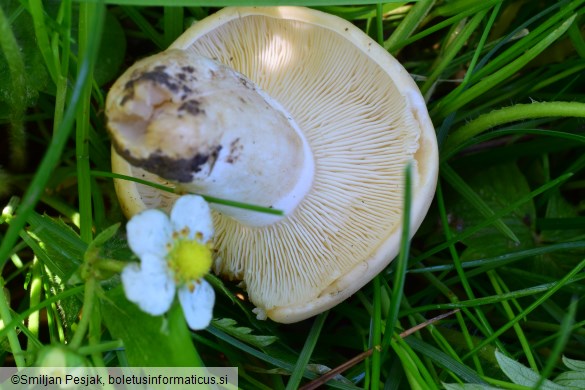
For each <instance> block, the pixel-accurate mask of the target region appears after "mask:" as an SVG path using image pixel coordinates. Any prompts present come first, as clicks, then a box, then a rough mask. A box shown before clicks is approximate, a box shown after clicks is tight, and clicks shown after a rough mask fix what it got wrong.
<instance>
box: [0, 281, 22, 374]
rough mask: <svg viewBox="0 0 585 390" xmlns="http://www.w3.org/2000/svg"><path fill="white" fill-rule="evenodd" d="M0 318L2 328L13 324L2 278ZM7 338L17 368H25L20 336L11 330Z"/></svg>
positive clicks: (0, 282) (14, 330)
mask: <svg viewBox="0 0 585 390" xmlns="http://www.w3.org/2000/svg"><path fill="white" fill-rule="evenodd" d="M0 318H1V319H2V322H3V324H2V327H4V326H5V325H6V324H9V323H10V322H12V316H11V315H10V305H9V304H8V300H7V299H6V294H5V293H4V278H1V277H0ZM6 337H7V338H8V343H9V344H10V349H11V350H12V356H14V362H15V363H16V366H17V367H25V366H26V362H25V361H24V356H23V354H22V349H21V347H20V341H18V336H17V335H16V329H11V330H10V331H9V332H8V333H7V335H6Z"/></svg>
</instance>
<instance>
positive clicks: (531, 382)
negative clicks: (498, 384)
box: [496, 351, 566, 390]
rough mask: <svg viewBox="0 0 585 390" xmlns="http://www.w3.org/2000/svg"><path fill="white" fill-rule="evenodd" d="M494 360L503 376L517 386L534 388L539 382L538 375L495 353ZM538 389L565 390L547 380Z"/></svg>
mask: <svg viewBox="0 0 585 390" xmlns="http://www.w3.org/2000/svg"><path fill="white" fill-rule="evenodd" d="M496 360H497V361H498V363H499V364H500V368H501V369H502V371H503V372H504V374H506V376H507V377H508V378H510V380H511V381H512V382H514V383H515V384H517V385H522V386H527V387H534V386H535V385H536V384H537V383H538V382H539V381H540V375H539V374H537V373H536V372H534V371H532V370H531V369H530V368H528V367H526V366H524V365H522V364H521V363H518V362H517V361H515V360H513V359H510V358H509V357H507V356H505V355H504V354H502V353H500V352H497V351H496ZM539 389H544V390H566V389H565V387H563V386H560V385H557V384H556V383H554V382H552V381H550V380H548V379H547V380H545V381H544V382H542V384H541V385H540V387H539Z"/></svg>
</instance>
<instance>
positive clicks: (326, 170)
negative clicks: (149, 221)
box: [113, 7, 438, 323]
mask: <svg viewBox="0 0 585 390" xmlns="http://www.w3.org/2000/svg"><path fill="white" fill-rule="evenodd" d="M171 48H172V49H180V50H185V51H188V52H189V51H193V52H196V53H198V54H200V55H203V56H206V57H209V58H212V59H214V60H216V61H218V62H220V63H223V64H226V65H228V66H230V67H232V68H234V69H235V70H236V71H238V72H240V73H242V74H244V75H245V76H246V77H248V78H249V79H250V80H252V81H253V82H255V83H256V84H257V85H259V86H260V88H262V89H263V90H264V91H265V92H266V93H267V94H269V95H270V96H271V97H272V98H274V99H275V100H276V101H278V102H279V103H280V104H281V105H282V106H283V107H284V108H285V109H286V110H287V111H288V112H289V113H290V114H291V115H292V116H293V118H294V120H295V121H296V123H297V124H298V126H299V127H300V129H301V130H302V131H303V132H304V135H305V136H306V138H307V140H308V142H309V145H310V148H311V150H312V152H313V158H314V164H315V172H314V180H313V185H312V187H311V189H310V190H309V192H308V194H307V195H306V196H305V198H304V199H303V200H302V201H301V202H300V204H299V205H298V207H297V208H296V209H295V210H294V212H293V213H292V214H290V215H288V216H287V217H286V218H284V219H282V220H280V221H278V222H276V223H274V224H271V225H269V226H264V227H253V226H246V225H244V224H242V223H239V222H237V221H234V220H233V219H232V218H229V217H227V216H225V215H223V214H222V213H220V212H217V211H216V212H214V223H215V226H216V245H215V248H216V249H217V250H218V258H217V261H216V264H215V271H216V272H217V273H220V274H222V275H224V276H227V277H228V278H231V279H237V280H242V281H243V283H244V285H245V287H246V289H247V291H248V295H249V298H250V300H251V301H252V302H253V303H254V304H255V305H256V306H257V314H258V316H259V317H263V316H267V317H269V318H271V319H273V320H274V321H277V322H282V323H292V322H296V321H300V320H303V319H305V318H308V317H311V316H313V315H315V314H318V313H320V312H322V311H324V310H327V309H329V308H331V307H333V306H335V305H336V304H338V303H340V302H341V301H343V300H344V299H346V298H348V297H349V296H350V295H352V294H353V293H355V292H356V291H357V290H359V289H360V288H361V287H363V286H364V285H365V284H366V283H368V282H369V281H370V280H371V279H372V278H373V277H374V276H375V275H377V274H378V273H379V272H381V271H382V270H383V269H384V268H385V267H386V266H387V265H388V264H389V263H390V262H391V261H392V259H393V258H394V257H395V256H396V255H397V253H398V249H399V243H400V235H401V223H402V211H403V196H404V168H405V166H406V164H407V163H408V162H412V167H413V188H412V215H411V226H410V231H411V232H412V233H413V234H414V232H415V231H416V230H417V229H418V227H419V226H420V224H421V222H422V221H423V219H424V216H425V215H426V212H427V211H428V208H429V206H430V204H431V201H432V198H433V195H434V192H435V187H436V180H437V175H438V149H437V142H436V137H435V132H434V128H433V125H432V122H431V120H430V118H429V116H428V113H427V109H426V105H425V102H424V99H423V97H422V96H421V94H420V92H419V90H418V88H417V86H416V84H415V83H414V81H413V80H412V79H411V77H410V76H409V74H408V72H407V71H406V70H405V69H404V68H403V67H402V65H400V63H399V62H398V61H397V60H396V59H395V58H394V57H392V56H391V55H390V54H389V53H388V52H387V51H386V50H384V49H383V48H382V47H380V46H379V45H378V44H377V43H376V42H374V41H373V40H372V39H371V38H369V37H368V36H367V35H366V34H364V33H363V32H362V31H361V30H359V29H358V28H357V27H355V26H353V25H352V24H351V23H349V22H347V21H345V20H343V19H340V18H338V17H335V16H332V15H329V14H326V13H323V12H320V11H316V10H312V9H308V8H301V7H270V8H256V7H253V8H224V9H223V10H221V11H219V12H217V13H216V14H213V15H211V16H209V17H207V18H205V19H204V20H201V21H199V22H197V23H196V24H195V25H194V26H192V27H191V28H190V29H188V30H187V31H186V32H185V33H184V34H183V35H182V36H181V37H179V39H177V41H175V42H174V43H173V45H172V46H171ZM113 170H114V171H115V172H118V173H122V174H127V175H131V176H136V177H139V178H143V179H147V180H152V181H162V180H163V179H160V178H157V177H156V176H154V175H152V174H150V173H148V172H146V171H143V170H141V169H138V168H135V167H133V166H132V165H130V164H129V163H127V162H126V161H125V160H123V159H122V158H121V157H120V156H118V155H117V154H116V153H115V152H113ZM279 180H281V178H278V177H275V178H274V182H275V184H276V185H278V181H279ZM116 188H117V191H118V197H119V199H120V202H121V204H122V208H123V210H124V211H125V212H126V213H127V215H132V214H134V213H136V212H138V211H141V210H142V209H144V208H147V207H149V208H150V207H161V206H162V207H165V206H167V207H168V206H169V205H170V204H172V201H173V199H172V198H173V196H172V195H166V194H162V193H159V192H158V191H157V190H153V189H152V188H150V187H146V186H142V185H139V184H135V183H132V182H123V181H117V183H116Z"/></svg>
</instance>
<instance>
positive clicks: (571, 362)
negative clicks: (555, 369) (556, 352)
mask: <svg viewBox="0 0 585 390" xmlns="http://www.w3.org/2000/svg"><path fill="white" fill-rule="evenodd" d="M563 363H564V364H565V366H567V368H569V369H570V370H573V371H581V372H583V373H585V361H583V360H575V359H569V358H568V357H566V356H563Z"/></svg>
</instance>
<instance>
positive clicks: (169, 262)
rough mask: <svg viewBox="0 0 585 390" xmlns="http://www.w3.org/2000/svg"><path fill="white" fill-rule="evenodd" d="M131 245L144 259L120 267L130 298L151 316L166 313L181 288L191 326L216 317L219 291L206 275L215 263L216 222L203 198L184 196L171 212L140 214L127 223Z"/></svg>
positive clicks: (182, 304)
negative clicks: (122, 267) (214, 307)
mask: <svg viewBox="0 0 585 390" xmlns="http://www.w3.org/2000/svg"><path fill="white" fill-rule="evenodd" d="M126 231H127V233H128V244H129V245H130V249H132V251H133V252H134V253H135V254H136V255H137V256H138V257H139V258H140V260H141V263H140V265H138V263H133V264H130V265H128V266H126V268H124V270H123V271H122V284H123V285H124V291H125V293H126V297H127V298H128V300H130V301H132V302H134V303H136V304H137V305H138V306H139V307H140V309H142V310H143V311H145V312H146V313H149V314H152V315H155V316H156V315H161V314H164V313H166V312H167V311H168V310H169V308H170V307H171V304H172V303H173V300H174V298H175V291H177V290H178V296H179V302H180V303H181V306H182V307H183V312H184V313H185V318H186V319H187V323H188V324H189V327H190V328H191V329H195V330H196V329H204V328H206V327H207V325H209V322H210V321H211V317H212V310H213V304H214V302H215V293H214V291H213V288H212V287H211V286H210V285H209V283H207V282H206V281H205V280H204V279H203V277H204V276H205V274H207V273H208V272H209V270H210V268H211V264H212V255H211V250H212V245H211V239H212V237H213V221H212V219H211V212H210V210H209V206H208V205H207V203H206V202H205V200H203V198H202V197H200V196H196V195H185V196H182V197H180V198H179V199H178V200H177V202H176V203H175V205H174V206H173V209H172V211H171V215H170V219H169V217H168V216H167V215H166V214H165V213H164V212H162V211H160V210H154V209H152V210H146V211H144V212H142V213H140V214H136V215H135V216H134V217H132V219H130V221H129V222H128V224H127V225H126Z"/></svg>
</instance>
